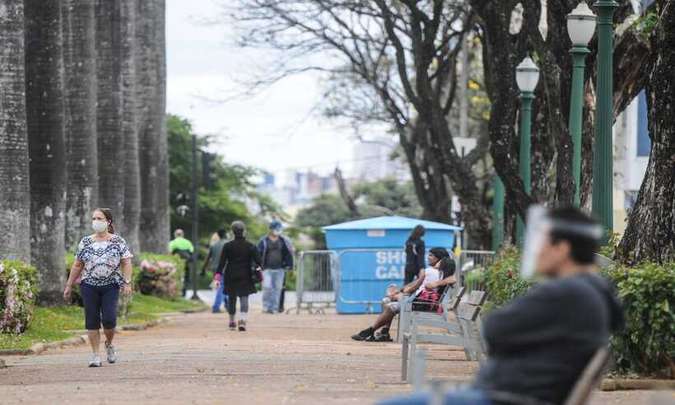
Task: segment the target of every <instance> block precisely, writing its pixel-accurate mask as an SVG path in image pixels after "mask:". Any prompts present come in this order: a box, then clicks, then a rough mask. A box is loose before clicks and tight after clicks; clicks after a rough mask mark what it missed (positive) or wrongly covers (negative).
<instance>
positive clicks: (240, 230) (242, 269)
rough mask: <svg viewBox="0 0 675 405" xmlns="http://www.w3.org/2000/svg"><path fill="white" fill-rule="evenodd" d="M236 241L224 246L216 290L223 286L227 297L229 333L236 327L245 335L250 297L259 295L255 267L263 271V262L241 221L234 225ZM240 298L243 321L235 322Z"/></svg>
mask: <svg viewBox="0 0 675 405" xmlns="http://www.w3.org/2000/svg"><path fill="white" fill-rule="evenodd" d="M232 234H233V235H234V240H232V241H230V242H228V243H226V244H225V246H223V250H222V252H221V255H220V261H219V262H218V268H217V269H216V275H215V279H216V287H217V288H218V287H220V283H221V282H223V283H224V284H225V287H224V288H223V291H224V292H225V294H227V296H228V301H227V313H228V314H229V315H230V325H229V326H230V329H231V330H234V329H236V328H237V327H238V328H239V331H241V332H244V331H246V317H247V315H248V296H249V295H251V294H254V293H255V292H256V288H255V280H254V279H253V271H254V266H255V269H256V270H260V267H261V266H262V261H261V260H260V253H259V252H258V249H257V248H256V246H255V245H254V244H253V243H251V242H249V241H247V240H246V225H244V223H243V222H241V221H235V222H233V223H232ZM237 297H238V298H239V302H240V307H239V310H240V311H239V312H240V319H239V322H236V320H235V315H236V312H237Z"/></svg>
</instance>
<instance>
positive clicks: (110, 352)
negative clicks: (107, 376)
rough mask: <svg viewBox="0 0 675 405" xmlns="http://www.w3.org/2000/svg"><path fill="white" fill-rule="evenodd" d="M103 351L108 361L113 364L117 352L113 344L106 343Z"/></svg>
mask: <svg viewBox="0 0 675 405" xmlns="http://www.w3.org/2000/svg"><path fill="white" fill-rule="evenodd" d="M105 353H106V356H107V357H108V363H110V364H115V362H116V361H117V353H116V352H115V346H113V345H108V344H106V345H105Z"/></svg>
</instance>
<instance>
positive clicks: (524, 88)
mask: <svg viewBox="0 0 675 405" xmlns="http://www.w3.org/2000/svg"><path fill="white" fill-rule="evenodd" d="M538 82H539V68H538V67H537V65H535V64H534V62H533V61H532V58H530V57H529V56H528V57H526V58H525V59H523V61H522V62H520V65H518V67H516V83H518V88H519V89H520V91H521V92H523V93H526V92H527V93H532V92H534V89H535V88H536V87H537V83H538Z"/></svg>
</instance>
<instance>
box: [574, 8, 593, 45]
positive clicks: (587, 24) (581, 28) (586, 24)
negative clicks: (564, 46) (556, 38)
mask: <svg viewBox="0 0 675 405" xmlns="http://www.w3.org/2000/svg"><path fill="white" fill-rule="evenodd" d="M595 20H596V18H595V14H593V11H591V9H590V8H589V7H588V4H586V2H585V1H581V2H580V3H579V5H578V6H577V7H576V8H575V9H574V10H572V12H571V13H569V14H568V15H567V34H568V35H569V36H570V40H572V44H573V45H574V46H581V47H587V46H588V43H589V42H591V39H592V38H593V34H594V33H595V23H596V21H595Z"/></svg>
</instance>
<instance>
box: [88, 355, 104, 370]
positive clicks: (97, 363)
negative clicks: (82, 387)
mask: <svg viewBox="0 0 675 405" xmlns="http://www.w3.org/2000/svg"><path fill="white" fill-rule="evenodd" d="M89 367H101V357H100V356H99V355H98V354H92V355H91V359H90V360H89Z"/></svg>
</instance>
